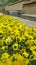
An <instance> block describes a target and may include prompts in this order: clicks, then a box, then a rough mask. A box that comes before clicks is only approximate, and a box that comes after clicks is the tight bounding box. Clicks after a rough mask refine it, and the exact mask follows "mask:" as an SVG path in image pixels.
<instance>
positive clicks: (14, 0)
mask: <svg viewBox="0 0 36 65" xmlns="http://www.w3.org/2000/svg"><path fill="white" fill-rule="evenodd" d="M16 1H19V0H0V2H3V3H14V2H16Z"/></svg>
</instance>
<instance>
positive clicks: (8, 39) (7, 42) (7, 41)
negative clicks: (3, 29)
mask: <svg viewBox="0 0 36 65" xmlns="http://www.w3.org/2000/svg"><path fill="white" fill-rule="evenodd" d="M5 42H6V44H7V45H9V44H10V42H11V38H10V37H8V38H7V39H6V41H5Z"/></svg>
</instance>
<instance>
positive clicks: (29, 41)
mask: <svg viewBox="0 0 36 65" xmlns="http://www.w3.org/2000/svg"><path fill="white" fill-rule="evenodd" d="M33 43H34V40H27V41H26V44H28V45H29V46H31V45H32V44H33Z"/></svg>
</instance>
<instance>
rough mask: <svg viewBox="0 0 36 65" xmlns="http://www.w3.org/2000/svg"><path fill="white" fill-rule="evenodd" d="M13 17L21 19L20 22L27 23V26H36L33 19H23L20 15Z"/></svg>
mask: <svg viewBox="0 0 36 65" xmlns="http://www.w3.org/2000/svg"><path fill="white" fill-rule="evenodd" d="M13 17H14V16H13ZM14 18H16V19H18V20H21V21H22V22H25V23H26V24H27V26H36V22H34V21H30V20H26V19H23V18H20V17H14Z"/></svg>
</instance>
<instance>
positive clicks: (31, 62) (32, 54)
mask: <svg viewBox="0 0 36 65" xmlns="http://www.w3.org/2000/svg"><path fill="white" fill-rule="evenodd" d="M0 65H36V26H33V27H28V26H27V25H26V24H25V23H22V22H21V21H20V20H17V19H15V18H13V17H11V16H8V15H0Z"/></svg>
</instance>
